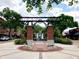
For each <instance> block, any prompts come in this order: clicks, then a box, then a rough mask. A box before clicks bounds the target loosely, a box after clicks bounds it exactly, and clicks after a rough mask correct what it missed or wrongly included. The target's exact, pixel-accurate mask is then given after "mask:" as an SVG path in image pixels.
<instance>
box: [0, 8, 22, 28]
mask: <svg viewBox="0 0 79 59" xmlns="http://www.w3.org/2000/svg"><path fill="white" fill-rule="evenodd" d="M1 16H3V17H4V18H5V19H6V21H5V22H3V24H2V25H4V27H7V28H17V26H20V27H23V23H22V22H20V17H21V16H20V14H18V13H17V12H15V11H13V10H10V9H9V8H4V9H3V11H2V12H1Z"/></svg>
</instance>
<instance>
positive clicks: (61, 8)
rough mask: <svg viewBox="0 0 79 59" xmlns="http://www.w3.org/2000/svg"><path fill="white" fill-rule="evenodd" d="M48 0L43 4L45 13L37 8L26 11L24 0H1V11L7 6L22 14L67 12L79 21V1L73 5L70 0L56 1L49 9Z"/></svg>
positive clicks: (46, 14)
mask: <svg viewBox="0 0 79 59" xmlns="http://www.w3.org/2000/svg"><path fill="white" fill-rule="evenodd" d="M46 5H47V0H46V2H45V3H44V4H43V5H42V9H43V11H42V12H43V13H42V14H40V15H39V14H38V12H37V9H36V8H34V9H33V10H32V11H31V12H30V13H28V12H27V11H26V6H25V3H23V1H22V0H0V11H2V10H3V9H4V8H5V7H9V8H10V9H12V10H14V11H16V12H18V13H20V14H21V16H28V17H29V16H38V17H39V16H43V17H44V16H48V17H50V16H59V15H60V14H65V15H69V16H73V17H74V20H75V21H78V22H79V3H77V4H74V5H72V6H68V2H66V1H64V2H62V3H60V4H58V5H56V4H55V3H53V4H52V6H53V7H52V8H51V10H49V11H47V9H46Z"/></svg>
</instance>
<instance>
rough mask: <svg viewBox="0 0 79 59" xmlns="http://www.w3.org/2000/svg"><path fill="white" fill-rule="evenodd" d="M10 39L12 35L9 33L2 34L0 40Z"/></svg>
mask: <svg viewBox="0 0 79 59" xmlns="http://www.w3.org/2000/svg"><path fill="white" fill-rule="evenodd" d="M9 39H10V37H9V36H8V35H1V34H0V41H7V40H9Z"/></svg>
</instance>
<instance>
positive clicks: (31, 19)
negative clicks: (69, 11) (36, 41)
mask: <svg viewBox="0 0 79 59" xmlns="http://www.w3.org/2000/svg"><path fill="white" fill-rule="evenodd" d="M48 18H50V19H51V20H47V19H48ZM21 19H25V20H21V22H24V24H25V25H27V34H26V38H27V40H33V26H34V25H35V24H36V23H39V22H41V23H44V24H45V25H46V26H47V40H53V38H54V37H53V36H54V31H53V27H52V25H51V24H50V22H58V21H59V19H60V17H21ZM29 23H31V25H29Z"/></svg>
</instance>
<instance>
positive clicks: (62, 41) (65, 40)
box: [54, 38, 72, 44]
mask: <svg viewBox="0 0 79 59" xmlns="http://www.w3.org/2000/svg"><path fill="white" fill-rule="evenodd" d="M54 41H55V43H62V44H72V41H71V40H70V39H69V38H55V40H54Z"/></svg>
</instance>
